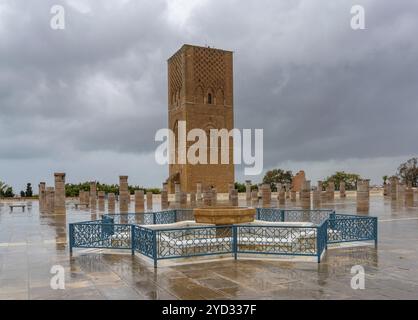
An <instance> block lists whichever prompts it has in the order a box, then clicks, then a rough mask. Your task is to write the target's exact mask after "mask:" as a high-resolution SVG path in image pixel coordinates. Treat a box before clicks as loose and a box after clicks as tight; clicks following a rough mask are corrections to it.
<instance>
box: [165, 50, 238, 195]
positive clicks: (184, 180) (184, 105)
mask: <svg viewBox="0 0 418 320" xmlns="http://www.w3.org/2000/svg"><path fill="white" fill-rule="evenodd" d="M232 55H233V53H232V52H231V51H225V50H220V49H213V48H206V47H198V46H191V45H184V46H182V47H181V49H180V50H178V51H177V52H176V53H175V54H174V55H173V56H172V57H171V58H170V59H168V125H169V128H170V129H171V130H173V132H174V133H175V134H176V139H178V130H179V126H178V123H179V121H186V131H187V132H189V131H190V130H191V129H194V128H199V129H203V130H205V132H206V134H207V137H208V164H190V163H188V162H187V163H186V164H178V159H175V160H176V161H175V164H170V165H169V178H168V179H167V182H168V190H169V192H170V193H173V192H174V184H175V182H179V183H180V186H181V191H183V192H196V186H197V183H202V186H203V188H204V189H205V188H208V187H213V188H216V190H217V192H222V193H226V192H228V184H231V183H234V181H235V180H234V178H235V177H234V164H233V140H232V138H229V148H228V150H227V152H229V164H221V161H220V159H221V155H220V150H221V143H220V139H219V140H218V146H219V147H218V151H219V161H218V164H209V160H210V157H209V146H210V144H209V140H210V139H209V132H210V129H227V130H228V131H230V130H231V129H233V127H234V108H233V105H234V101H233V61H232ZM178 144H179V143H178V140H176V150H177V147H178ZM193 144H194V142H193V141H192V142H187V143H186V149H187V150H188V148H189V147H190V146H191V145H193ZM177 157H178V156H177V152H176V158H177Z"/></svg>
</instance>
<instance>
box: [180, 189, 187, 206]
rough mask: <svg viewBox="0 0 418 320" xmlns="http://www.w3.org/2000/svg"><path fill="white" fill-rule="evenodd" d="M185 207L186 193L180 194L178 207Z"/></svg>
mask: <svg viewBox="0 0 418 320" xmlns="http://www.w3.org/2000/svg"><path fill="white" fill-rule="evenodd" d="M186 206H187V192H184V191H181V192H180V207H182V208H184V207H186Z"/></svg>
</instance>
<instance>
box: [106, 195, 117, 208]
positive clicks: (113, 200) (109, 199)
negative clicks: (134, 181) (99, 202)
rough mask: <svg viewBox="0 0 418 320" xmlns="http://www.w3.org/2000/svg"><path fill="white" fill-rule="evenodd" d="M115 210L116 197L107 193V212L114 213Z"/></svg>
mask: <svg viewBox="0 0 418 320" xmlns="http://www.w3.org/2000/svg"><path fill="white" fill-rule="evenodd" d="M115 208H116V197H115V194H114V193H109V194H108V195H107V211H108V212H109V213H114V212H115Z"/></svg>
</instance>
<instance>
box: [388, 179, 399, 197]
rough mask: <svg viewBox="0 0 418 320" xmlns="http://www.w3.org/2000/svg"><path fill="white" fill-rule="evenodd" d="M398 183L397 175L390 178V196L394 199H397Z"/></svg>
mask: <svg viewBox="0 0 418 320" xmlns="http://www.w3.org/2000/svg"><path fill="white" fill-rule="evenodd" d="M398 183H399V179H398V178H397V177H392V178H390V198H391V199H392V200H395V201H396V200H397V199H398Z"/></svg>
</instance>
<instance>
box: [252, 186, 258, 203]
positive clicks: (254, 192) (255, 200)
mask: <svg viewBox="0 0 418 320" xmlns="http://www.w3.org/2000/svg"><path fill="white" fill-rule="evenodd" d="M251 203H252V205H253V206H256V205H258V190H252V191H251Z"/></svg>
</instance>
